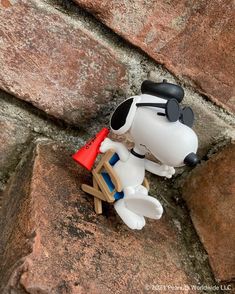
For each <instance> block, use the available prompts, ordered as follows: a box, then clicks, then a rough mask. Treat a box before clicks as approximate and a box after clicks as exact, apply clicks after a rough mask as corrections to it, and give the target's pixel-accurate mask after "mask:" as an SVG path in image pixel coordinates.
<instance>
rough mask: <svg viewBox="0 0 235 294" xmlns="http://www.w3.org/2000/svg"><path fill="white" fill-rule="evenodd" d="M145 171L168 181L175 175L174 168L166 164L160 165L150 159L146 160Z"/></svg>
mask: <svg viewBox="0 0 235 294" xmlns="http://www.w3.org/2000/svg"><path fill="white" fill-rule="evenodd" d="M145 169H146V170H147V171H149V172H151V173H153V174H155V175H158V176H161V177H166V178H168V179H170V178H171V177H172V175H174V173H175V169H174V167H172V166H168V165H165V164H163V165H160V164H158V163H156V162H153V161H151V160H148V159H145Z"/></svg>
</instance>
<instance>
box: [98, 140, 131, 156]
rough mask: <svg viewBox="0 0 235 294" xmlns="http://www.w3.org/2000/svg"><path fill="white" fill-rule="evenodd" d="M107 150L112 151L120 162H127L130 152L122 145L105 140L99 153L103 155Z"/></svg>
mask: <svg viewBox="0 0 235 294" xmlns="http://www.w3.org/2000/svg"><path fill="white" fill-rule="evenodd" d="M109 149H113V150H114V151H115V152H116V153H117V155H118V156H119V158H120V160H121V161H127V159H128V158H129V155H130V152H129V151H128V149H127V148H126V146H124V145H123V144H122V143H119V142H114V141H112V140H110V139H109V138H106V139H105V140H104V141H103V142H102V143H101V145H100V152H101V153H105V152H106V151H108V150H109Z"/></svg>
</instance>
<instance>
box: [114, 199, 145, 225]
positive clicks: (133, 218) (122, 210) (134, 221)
mask: <svg viewBox="0 0 235 294" xmlns="http://www.w3.org/2000/svg"><path fill="white" fill-rule="evenodd" d="M114 208H115V210H116V212H117V213H118V215H119V216H120V218H121V219H122V221H123V222H124V223H125V224H126V225H127V226H128V227H129V228H130V229H132V230H141V229H142V228H143V227H144V226H145V219H144V217H143V216H141V215H138V214H136V213H134V212H133V211H130V210H129V209H128V208H127V207H126V206H125V202H124V199H120V200H118V201H116V202H115V203H114Z"/></svg>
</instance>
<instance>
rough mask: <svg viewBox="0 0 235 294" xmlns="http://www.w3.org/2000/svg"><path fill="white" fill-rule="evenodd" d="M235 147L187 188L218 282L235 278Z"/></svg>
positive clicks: (196, 174) (207, 165) (218, 156)
mask: <svg viewBox="0 0 235 294" xmlns="http://www.w3.org/2000/svg"><path fill="white" fill-rule="evenodd" d="M234 179H235V145H234V144H232V145H230V146H228V147H226V148H225V149H224V150H222V151H221V152H219V153H218V154H216V155H215V156H213V157H212V158H211V159H210V160H209V161H207V162H205V163H204V164H202V165H201V166H199V167H198V168H195V170H194V171H193V172H192V174H191V175H190V177H189V178H188V179H187V181H186V183H185V185H184V187H183V196H184V198H185V200H186V202H187V204H188V207H189V209H190V213H191V216H192V220H193V223H194V225H195V228H196V230H197V232H198V235H199V237H200V239H201V241H202V243H203V244H204V246H205V248H206V250H207V252H208V255H209V260H210V264H211V267H212V269H213V271H214V274H215V277H216V278H217V279H218V280H222V281H230V280H233V279H234V278H235V213H234V208H235V181H234Z"/></svg>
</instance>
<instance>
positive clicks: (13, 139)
mask: <svg viewBox="0 0 235 294" xmlns="http://www.w3.org/2000/svg"><path fill="white" fill-rule="evenodd" d="M29 139H30V132H29V129H28V128H26V127H23V126H21V125H19V124H18V123H17V122H16V121H14V120H11V119H9V118H7V117H0V179H4V178H5V176H6V175H7V174H8V172H9V170H10V169H11V168H14V167H15V166H16V165H17V163H18V161H19V160H20V154H21V152H22V150H24V149H25V144H26V143H27V141H28V140H29Z"/></svg>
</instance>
